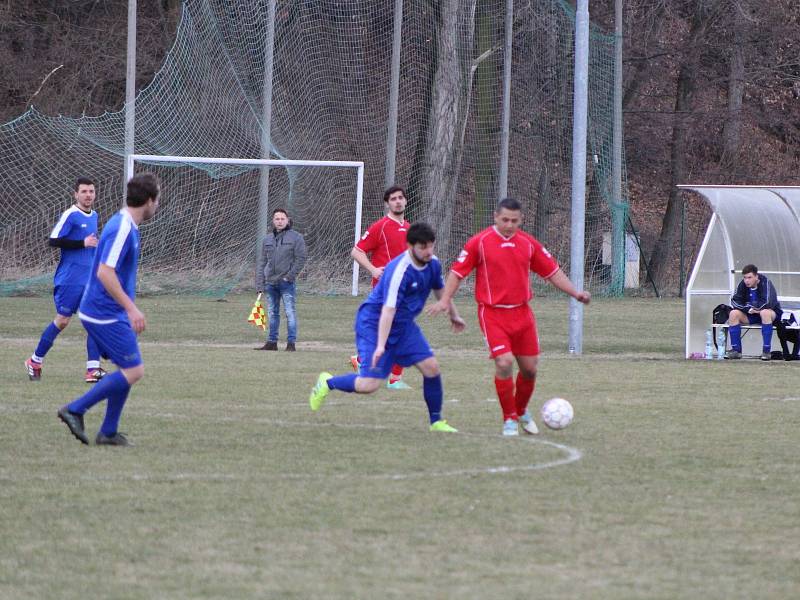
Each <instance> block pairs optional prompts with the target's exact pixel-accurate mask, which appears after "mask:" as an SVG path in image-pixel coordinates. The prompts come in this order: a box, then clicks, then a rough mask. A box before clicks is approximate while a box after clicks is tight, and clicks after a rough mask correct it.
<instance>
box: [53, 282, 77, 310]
mask: <svg viewBox="0 0 800 600" xmlns="http://www.w3.org/2000/svg"><path fill="white" fill-rule="evenodd" d="M83 288H84V286H82V285H57V286H56V287H55V288H53V303H54V304H55V305H56V312H57V313H58V314H60V315H61V316H63V317H71V316H72V315H74V314H75V313H76V312H78V307H79V306H80V304H81V298H82V297H83Z"/></svg>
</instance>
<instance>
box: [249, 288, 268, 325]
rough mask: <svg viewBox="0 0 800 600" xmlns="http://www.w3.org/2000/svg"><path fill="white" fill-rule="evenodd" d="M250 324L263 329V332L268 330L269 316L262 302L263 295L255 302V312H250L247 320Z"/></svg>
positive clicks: (259, 295)
mask: <svg viewBox="0 0 800 600" xmlns="http://www.w3.org/2000/svg"><path fill="white" fill-rule="evenodd" d="M247 322H248V323H252V324H253V325H255V326H256V327H261V330H262V331H266V329H267V315H266V313H265V312H264V304H263V303H262V302H261V294H260V293H259V294H258V297H257V298H256V301H255V302H253V310H251V311H250V316H249V317H248V319H247Z"/></svg>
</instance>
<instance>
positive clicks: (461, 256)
mask: <svg viewBox="0 0 800 600" xmlns="http://www.w3.org/2000/svg"><path fill="white" fill-rule="evenodd" d="M468 254H469V253H468V252H467V251H466V250H462V251H461V254H459V255H458V258H457V259H456V260H457V261H458V262H460V263H463V262H464V261H465V260H467V255H468Z"/></svg>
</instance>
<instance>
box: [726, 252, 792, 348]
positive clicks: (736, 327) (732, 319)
mask: <svg viewBox="0 0 800 600" xmlns="http://www.w3.org/2000/svg"><path fill="white" fill-rule="evenodd" d="M731 306H732V307H733V310H731V313H730V315H728V333H729V335H730V338H731V349H730V351H728V353H727V354H726V358H729V359H739V358H742V325H755V324H757V323H758V324H760V325H761V338H762V342H763V345H762V351H761V360H770V359H771V358H772V354H771V351H772V324H773V323H774V322H775V321H776V319H780V318H781V312H782V311H781V303H780V302H779V301H778V292H777V290H776V289H775V286H774V285H773V284H772V282H771V281H770V280H769V279H767V277H766V276H764V275H761V274H759V272H758V267H756V266H755V265H745V266H744V267H743V268H742V280H741V281H740V282H739V285H738V286H736V292H734V294H733V296H731Z"/></svg>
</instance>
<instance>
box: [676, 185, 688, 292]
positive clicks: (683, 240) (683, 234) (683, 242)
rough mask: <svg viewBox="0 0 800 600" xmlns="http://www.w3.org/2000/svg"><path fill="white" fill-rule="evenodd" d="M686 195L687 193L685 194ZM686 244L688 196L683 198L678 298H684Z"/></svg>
mask: <svg viewBox="0 0 800 600" xmlns="http://www.w3.org/2000/svg"><path fill="white" fill-rule="evenodd" d="M684 196H685V194H684ZM685 245H686V198H684V199H683V203H682V204H681V256H680V282H679V284H680V287H679V288H678V298H683V284H684V276H683V274H684V271H685V269H686V265H685V260H686V258H685V255H684V251H683V249H684V246H685Z"/></svg>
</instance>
